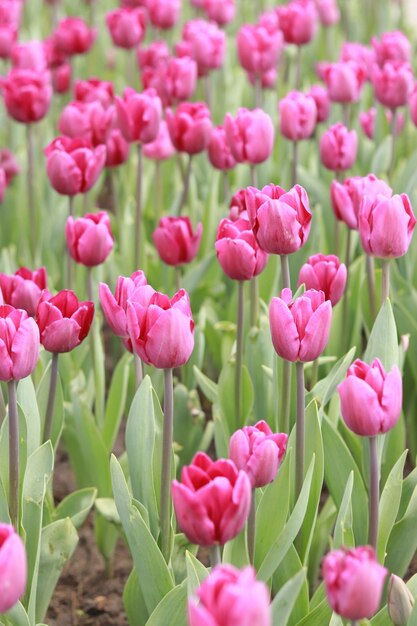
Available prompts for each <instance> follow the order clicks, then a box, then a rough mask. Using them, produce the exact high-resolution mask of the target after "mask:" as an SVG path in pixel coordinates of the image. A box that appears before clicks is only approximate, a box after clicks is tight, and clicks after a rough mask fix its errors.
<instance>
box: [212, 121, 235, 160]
mask: <svg viewBox="0 0 417 626" xmlns="http://www.w3.org/2000/svg"><path fill="white" fill-rule="evenodd" d="M208 157H209V160H210V163H211V164H212V166H213V167H215V168H216V169H218V170H223V171H227V170H231V169H233V168H234V167H235V165H236V161H235V158H234V156H233V154H232V151H231V149H230V146H229V143H228V141H227V136H226V131H225V129H224V126H216V127H215V128H213V130H212V133H211V137H210V143H209V145H208Z"/></svg>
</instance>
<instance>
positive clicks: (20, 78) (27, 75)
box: [2, 69, 52, 124]
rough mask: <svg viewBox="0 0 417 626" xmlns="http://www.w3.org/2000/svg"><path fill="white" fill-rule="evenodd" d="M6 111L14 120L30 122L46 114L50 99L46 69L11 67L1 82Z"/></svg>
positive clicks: (50, 87)
mask: <svg viewBox="0 0 417 626" xmlns="http://www.w3.org/2000/svg"><path fill="white" fill-rule="evenodd" d="M2 91H3V97H4V104H5V105H6V109H7V113H8V114H9V115H10V117H12V118H13V119H14V120H16V122H21V123H23V124H31V123H33V122H38V121H39V120H41V119H42V118H43V117H45V115H46V114H47V112H48V110H49V106H50V104H51V99H52V86H51V81H50V74H49V72H47V71H37V70H31V69H12V70H11V71H10V72H9V74H8V75H7V76H6V78H5V79H4V80H3V83H2Z"/></svg>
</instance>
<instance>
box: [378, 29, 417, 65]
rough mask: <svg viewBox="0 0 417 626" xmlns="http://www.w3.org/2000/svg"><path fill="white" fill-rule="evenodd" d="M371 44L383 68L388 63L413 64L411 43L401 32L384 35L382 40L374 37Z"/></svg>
mask: <svg viewBox="0 0 417 626" xmlns="http://www.w3.org/2000/svg"><path fill="white" fill-rule="evenodd" d="M371 43H372V47H373V49H374V51H375V55H376V60H377V63H378V65H380V66H381V67H382V66H383V65H384V63H386V62H387V61H402V62H403V63H410V62H411V43H410V41H409V40H408V39H407V37H406V36H405V35H404V33H402V32H401V31H398V30H396V31H393V32H386V33H382V35H381V38H380V39H377V37H372V42H371Z"/></svg>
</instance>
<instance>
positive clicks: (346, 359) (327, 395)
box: [306, 348, 356, 411]
mask: <svg viewBox="0 0 417 626" xmlns="http://www.w3.org/2000/svg"><path fill="white" fill-rule="evenodd" d="M355 351H356V348H351V349H350V350H349V352H348V353H347V354H345V355H344V356H343V357H342V358H341V359H339V360H338V361H337V363H336V364H335V365H334V366H333V367H332V369H331V370H330V372H329V374H327V376H326V377H325V378H322V379H321V380H319V381H318V383H316V384H315V385H314V387H313V389H312V390H311V391H310V393H309V394H307V396H306V404H308V403H309V401H310V399H312V398H316V399H317V400H318V402H319V403H320V405H321V406H320V411H322V410H323V409H324V407H325V406H326V405H327V403H328V402H330V400H331V398H332V396H333V394H334V393H335V391H336V389H337V386H338V385H339V384H340V383H341V382H342V380H343V379H344V378H345V376H346V372H347V370H348V367H349V366H350V364H351V363H352V359H353V357H354V355H355Z"/></svg>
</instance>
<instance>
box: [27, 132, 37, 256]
mask: <svg viewBox="0 0 417 626" xmlns="http://www.w3.org/2000/svg"><path fill="white" fill-rule="evenodd" d="M26 128H27V151H28V152H27V159H28V207H29V225H30V240H31V248H32V254H33V258H35V253H36V215H35V185H34V183H35V178H34V176H35V174H34V152H33V129H32V124H27V125H26Z"/></svg>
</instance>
